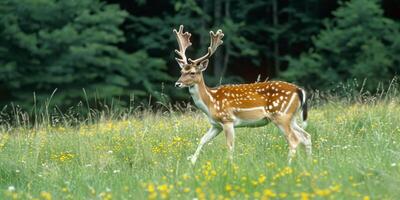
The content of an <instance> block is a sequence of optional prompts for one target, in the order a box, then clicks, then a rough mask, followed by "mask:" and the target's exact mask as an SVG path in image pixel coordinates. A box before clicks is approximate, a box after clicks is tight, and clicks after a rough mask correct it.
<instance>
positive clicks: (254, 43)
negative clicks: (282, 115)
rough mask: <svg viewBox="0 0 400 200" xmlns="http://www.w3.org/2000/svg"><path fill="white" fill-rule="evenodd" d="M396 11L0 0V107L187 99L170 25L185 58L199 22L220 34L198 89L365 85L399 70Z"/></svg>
mask: <svg viewBox="0 0 400 200" xmlns="http://www.w3.org/2000/svg"><path fill="white" fill-rule="evenodd" d="M399 10H400V2H399V1H396V0H382V1H378V0H350V1H338V0H324V1H319V0H304V1H295V0H283V1H282V0H281V1H278V0H257V1H249V0H240V1H239V0H217V1H211V0H202V1H200V0H171V1H154V0H133V1H132V0H130V1H128V0H80V1H61V0H19V1H14V0H2V1H1V2H0V106H2V107H5V106H7V105H10V104H14V105H20V106H23V107H24V106H26V107H27V108H30V107H32V106H33V105H37V104H41V103H43V102H46V101H49V99H51V104H54V105H58V106H59V107H60V108H68V107H70V106H75V105H77V104H79V103H81V102H85V103H88V104H93V105H96V104H99V102H102V103H104V104H107V103H111V102H112V103H113V104H115V105H120V106H127V105H131V104H135V103H140V102H142V101H145V102H179V101H188V100H189V99H188V97H189V96H188V94H187V92H186V91H183V90H177V89H175V88H174V87H173V85H174V82H175V81H176V80H177V79H178V76H179V71H180V69H179V66H178V64H177V63H176V61H175V59H174V57H175V56H176V55H174V49H176V48H177V43H176V38H175V36H174V34H173V32H172V30H173V29H174V28H178V27H179V25H180V24H183V25H184V26H185V30H187V31H189V32H191V33H192V38H191V40H192V43H193V45H192V46H191V47H190V48H189V49H188V52H187V54H188V55H190V56H193V57H196V56H200V55H203V54H204V53H205V52H206V48H207V46H208V44H209V35H208V32H209V31H210V30H214V31H215V30H217V29H222V30H223V32H224V34H225V37H224V43H223V45H222V46H221V47H220V48H219V50H218V51H217V52H216V54H215V55H214V56H213V58H212V59H211V60H210V62H211V64H210V67H209V68H208V69H207V71H205V78H206V82H207V84H208V85H209V86H218V85H220V84H225V83H246V82H255V81H264V80H267V79H268V80H269V79H279V80H285V81H289V82H294V83H297V84H299V85H301V86H302V87H304V88H306V89H307V90H310V91H315V90H334V89H335V88H336V87H338V85H340V84H346V83H350V82H351V83H356V85H357V87H363V88H364V89H365V90H367V91H371V92H374V91H376V90H377V88H379V87H385V85H388V84H389V82H390V81H391V80H392V79H393V78H395V77H396V76H397V75H398V74H399V72H400V56H399V54H400V32H399V31H400V21H399V19H400V12H399Z"/></svg>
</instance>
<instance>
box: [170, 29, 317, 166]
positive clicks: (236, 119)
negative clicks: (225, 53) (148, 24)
mask: <svg viewBox="0 0 400 200" xmlns="http://www.w3.org/2000/svg"><path fill="white" fill-rule="evenodd" d="M183 28H184V27H183V25H180V27H179V30H178V31H177V30H176V29H174V30H173V32H174V33H175V35H176V39H177V42H178V46H179V49H178V50H177V49H176V50H175V53H176V54H177V55H178V56H179V57H176V58H175V60H176V61H177V62H178V65H179V67H180V68H181V71H180V73H181V75H180V77H179V79H178V80H177V81H176V83H175V86H176V87H178V88H188V89H189V93H190V95H191V97H192V99H193V102H194V104H195V105H196V106H197V107H198V108H199V109H200V110H201V111H202V112H204V113H205V115H206V116H207V118H208V120H209V122H210V125H211V127H210V128H209V129H208V131H207V133H206V134H205V135H204V136H203V137H202V138H201V139H200V143H199V145H198V147H197V149H196V151H195V152H194V154H193V155H191V156H189V157H188V160H190V162H191V163H192V164H193V165H195V163H196V161H197V159H198V156H199V154H200V151H201V149H202V148H203V146H204V145H205V144H206V143H208V142H210V141H211V140H212V139H213V138H215V137H216V136H217V135H219V133H220V132H221V131H223V132H224V133H225V137H226V145H227V147H228V157H229V159H230V160H231V161H233V153H234V146H235V144H234V143H235V128H237V127H260V126H265V125H267V124H268V123H269V122H272V123H273V124H275V125H276V126H277V127H278V128H279V129H280V130H281V132H283V134H284V136H285V138H286V141H287V143H288V146H289V153H288V162H289V164H290V163H291V161H292V158H293V157H294V155H295V154H296V149H297V147H298V146H299V145H300V144H302V145H304V147H305V150H306V154H307V155H308V156H310V155H311V153H312V146H311V145H312V144H311V136H310V134H309V133H307V132H306V131H305V130H304V129H303V128H302V127H300V126H299V125H298V124H297V122H296V121H297V120H296V117H297V115H298V114H300V115H301V117H302V121H303V127H305V125H306V123H307V100H306V99H307V98H306V92H305V90H304V89H302V88H300V87H299V86H297V85H294V84H291V83H288V82H283V81H270V80H268V81H267V80H266V81H264V82H256V83H251V84H232V85H221V86H219V87H216V88H210V87H208V86H207V85H206V84H205V82H204V78H203V72H204V71H205V70H206V69H207V66H208V63H209V59H210V57H211V56H212V55H213V54H214V53H215V51H216V50H217V48H218V47H219V46H220V45H221V44H222V43H223V41H222V38H223V37H224V33H223V32H222V31H221V30H220V29H219V30H218V31H217V32H216V33H214V32H213V31H210V46H209V47H208V48H207V53H206V54H205V55H204V56H201V57H200V58H197V59H195V60H192V59H191V58H187V57H186V55H185V51H186V49H187V48H188V47H189V46H191V45H192V43H191V42H190V37H191V34H190V33H189V32H184V31H183Z"/></svg>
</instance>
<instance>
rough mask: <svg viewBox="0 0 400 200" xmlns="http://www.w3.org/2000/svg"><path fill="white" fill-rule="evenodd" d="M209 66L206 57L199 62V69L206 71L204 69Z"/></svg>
mask: <svg viewBox="0 0 400 200" xmlns="http://www.w3.org/2000/svg"><path fill="white" fill-rule="evenodd" d="M207 67H208V59H205V60H203V61H201V63H200V64H199V68H198V69H199V70H200V71H204V70H206V69H207Z"/></svg>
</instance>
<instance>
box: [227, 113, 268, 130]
mask: <svg viewBox="0 0 400 200" xmlns="http://www.w3.org/2000/svg"><path fill="white" fill-rule="evenodd" d="M234 116H235V120H234V125H235V127H259V126H264V125H266V124H268V123H269V120H268V114H267V113H266V112H265V110H264V109H263V108H259V109H258V108H248V109H240V110H238V111H236V112H234Z"/></svg>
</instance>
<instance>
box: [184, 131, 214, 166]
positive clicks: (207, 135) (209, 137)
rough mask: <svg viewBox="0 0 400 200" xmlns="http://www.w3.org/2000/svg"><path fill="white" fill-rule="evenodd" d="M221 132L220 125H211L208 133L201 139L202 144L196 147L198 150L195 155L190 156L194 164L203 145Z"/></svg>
mask: <svg viewBox="0 0 400 200" xmlns="http://www.w3.org/2000/svg"><path fill="white" fill-rule="evenodd" d="M220 132H221V129H220V128H218V127H214V126H213V127H211V128H210V129H209V130H208V131H207V133H206V134H205V135H204V136H203V137H202V138H201V140H200V144H199V146H198V147H197V149H196V152H194V154H193V155H191V156H189V157H188V159H190V162H191V163H192V164H193V165H194V164H195V163H196V161H197V158H198V157H199V154H200V151H201V148H203V146H204V145H205V144H206V143H207V142H209V141H211V140H212V139H213V138H215V137H216V136H217V135H218V134H219V133H220Z"/></svg>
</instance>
